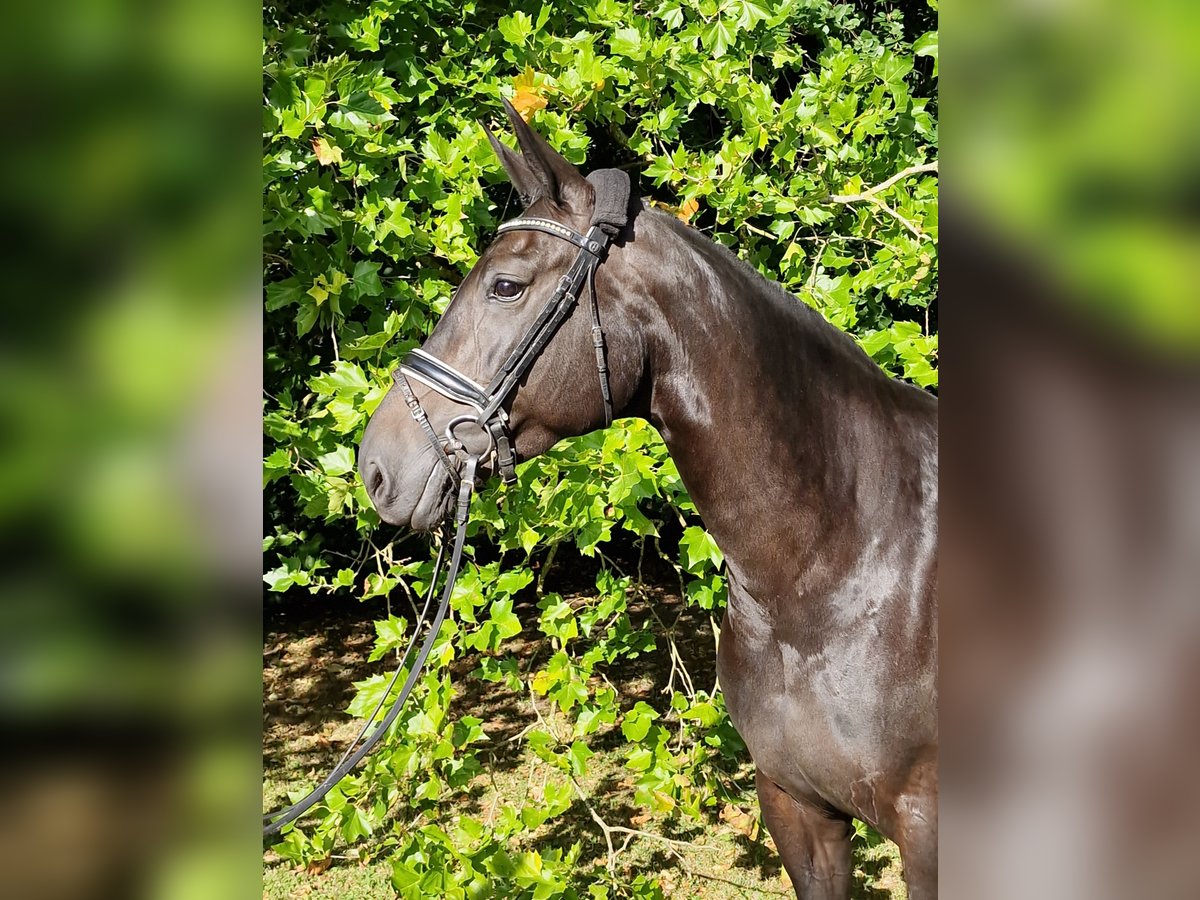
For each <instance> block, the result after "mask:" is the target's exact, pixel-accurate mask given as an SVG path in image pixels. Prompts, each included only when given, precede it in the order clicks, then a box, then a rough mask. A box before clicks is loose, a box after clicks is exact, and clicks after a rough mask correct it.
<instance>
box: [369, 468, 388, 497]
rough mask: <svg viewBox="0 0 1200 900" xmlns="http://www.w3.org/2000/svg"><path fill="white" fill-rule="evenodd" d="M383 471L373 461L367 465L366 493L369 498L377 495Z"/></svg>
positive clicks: (382, 479) (381, 482)
mask: <svg viewBox="0 0 1200 900" xmlns="http://www.w3.org/2000/svg"><path fill="white" fill-rule="evenodd" d="M383 481H384V478H383V469H382V468H380V466H379V464H378V463H377V462H375V460H371V461H370V462H369V463H367V491H368V492H369V493H370V494H371V496H375V495H376V494H378V493H379V489H380V488H381V487H383Z"/></svg>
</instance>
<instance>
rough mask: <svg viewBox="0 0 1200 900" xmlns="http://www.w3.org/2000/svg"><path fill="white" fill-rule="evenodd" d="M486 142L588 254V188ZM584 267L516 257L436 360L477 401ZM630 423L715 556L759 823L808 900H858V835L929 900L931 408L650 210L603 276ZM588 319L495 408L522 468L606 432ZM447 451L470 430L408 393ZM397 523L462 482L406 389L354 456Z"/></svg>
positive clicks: (547, 160) (933, 704)
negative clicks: (645, 428)
mask: <svg viewBox="0 0 1200 900" xmlns="http://www.w3.org/2000/svg"><path fill="white" fill-rule="evenodd" d="M509 118H510V119H511V120H512V124H513V127H514V129H515V131H516V136H517V139H518V142H519V144H520V147H521V153H520V154H518V153H514V152H512V151H510V150H508V149H507V148H504V147H502V146H501V145H499V144H498V143H497V142H495V141H494V139H493V143H494V145H495V146H496V149H497V152H498V153H499V154H500V158H501V161H502V163H503V164H504V168H505V170H506V171H507V173H508V175H509V177H510V179H511V180H512V182H513V184H514V185H515V186H516V188H517V190H518V192H519V193H520V195H521V197H522V200H523V202H524V203H525V205H526V213H525V214H526V216H536V217H540V218H541V219H544V220H551V221H552V222H557V223H561V224H563V225H566V226H567V227H568V228H569V229H571V230H572V232H573V233H582V232H585V231H587V229H588V227H589V225H590V224H591V216H592V209H593V204H594V203H596V197H595V189H594V187H593V184H592V183H591V182H589V181H588V180H585V179H584V178H583V177H582V176H581V175H580V174H579V173H578V172H577V171H576V170H575V169H574V168H573V167H572V166H571V165H570V164H569V163H568V162H567V161H566V160H565V159H563V158H562V157H561V156H559V155H558V154H557V153H555V152H554V151H553V150H552V149H551V148H550V147H549V145H548V144H547V143H546V142H545V141H544V140H543V139H542V138H541V137H540V136H539V135H537V134H536V133H535V132H534V131H533V130H532V129H531V128H529V126H527V125H526V124H525V123H524V122H523V121H522V120H521V119H520V117H518V116H516V115H515V114H514V113H513V111H512V110H511V108H509ZM576 254H577V250H576V247H575V246H572V245H571V244H570V243H568V242H567V241H566V240H560V239H559V238H558V237H556V236H554V234H552V233H546V232H544V231H532V230H517V231H511V232H506V233H503V234H501V235H500V236H499V237H498V238H497V240H496V241H495V242H494V243H493V244H492V245H491V246H490V247H489V248H488V249H487V251H486V252H485V253H484V254H483V256H482V257H481V258H480V260H479V262H478V264H477V265H476V266H475V268H474V269H472V270H471V272H470V274H468V275H467V277H466V279H465V280H464V281H463V283H462V284H461V286H460V287H459V289H458V291H457V293H456V294H455V297H454V300H453V302H452V303H451V304H450V306H449V308H448V309H447V310H446V313H445V315H444V316H443V318H442V320H441V321H440V322H439V323H438V326H437V328H436V329H434V332H433V334H432V335H430V337H429V340H428V341H427V342H426V344H425V346H424V349H425V350H426V351H428V353H429V354H430V355H431V356H434V357H436V358H437V359H440V360H442V361H444V362H445V363H447V364H449V365H450V366H453V367H454V368H456V369H457V370H458V371H459V372H461V373H464V374H466V375H467V376H469V377H470V378H472V379H474V380H475V381H478V382H480V383H481V384H486V383H487V381H488V379H489V378H490V376H491V375H492V374H493V373H494V372H496V371H497V369H498V367H500V365H501V364H502V363H503V361H504V360H505V358H506V357H507V356H508V354H509V353H510V351H511V350H512V348H513V347H514V346H515V345H517V343H518V342H519V341H520V339H521V337H522V335H524V334H525V333H526V331H527V330H528V329H529V328H530V326H531V323H532V322H533V319H534V317H536V316H537V314H538V311H539V310H540V309H541V307H542V305H543V303H544V301H545V300H546V298H547V297H550V296H551V295H552V294H553V293H554V292H555V290H556V288H557V287H558V285H559V282H560V279H561V277H562V275H563V274H564V273H565V272H566V271H567V269H568V267H569V266H570V265H571V264H572V262H573V260H575V258H576ZM595 291H596V293H595V297H596V301H597V306H598V312H599V317H600V320H601V321H602V322H603V329H604V334H605V337H606V342H607V350H606V353H607V362H608V369H609V376H608V377H609V381H610V384H611V392H612V402H613V407H614V410H615V412H616V414H617V415H620V416H640V417H643V418H645V419H648V420H649V421H650V422H652V423H653V424H654V425H655V427H657V428H658V430H659V431H660V432H661V433H662V436H663V439H664V440H665V441H666V443H667V446H668V448H669V449H670V451H671V456H672V457H673V458H674V460H675V463H676V465H677V466H678V468H679V472H680V474H681V475H682V477H683V481H684V483H685V484H686V486H687V489H688V491H689V493H690V494H691V496H692V498H693V499H694V501H695V503H696V506H697V507H698V509H699V510H700V512H701V515H702V516H703V517H704V523H705V526H706V527H707V528H708V529H709V531H710V532H712V534H713V536H714V537H715V538H716V540H717V542H718V544H719V545H720V547H721V550H722V551H723V552H724V554H725V559H726V564H727V566H728V575H729V603H728V607H727V609H726V611H725V620H724V625H723V628H722V630H721V637H720V646H719V649H718V657H717V669H718V675H719V677H720V683H721V686H722V688H723V690H724V693H725V702H726V705H727V707H728V709H729V713H730V716H731V717H732V719H733V722H734V724H735V725H736V726H737V729H738V731H739V732H740V733H741V735H742V737H743V738H744V739H745V742H746V745H747V746H748V747H749V749H750V753H751V755H752V756H753V758H754V763H755V765H756V767H757V785H758V795H759V799H760V801H761V804H762V811H763V817H764V819H765V821H766V824H767V827H768V829H769V830H770V832H771V835H772V836H773V837H774V839H775V843H776V845H777V846H778V847H779V852H780V854H781V856H782V857H783V863H784V866H785V867H786V869H787V872H788V874H789V875H790V876H791V879H792V883H793V884H794V885H795V887H796V893H797V895H798V896H799V897H801V898H818V897H819V898H846V897H848V896H849V893H850V885H851V880H852V865H851V856H850V836H851V833H852V829H851V817H858V818H859V819H861V820H863V821H865V822H868V823H870V824H871V825H872V826H874V827H875V828H876V829H878V830H879V831H880V832H881V833H883V834H884V835H886V836H888V837H890V838H892V839H893V840H894V841H895V842H896V843H897V844H898V845H899V847H900V852H901V854H902V857H903V861H904V869H905V878H906V880H907V882H908V886H909V896H910V897H912V898H914V900H922V898H930V897H935V896H936V894H937V591H936V578H937V474H938V462H937V402H936V400H935V399H934V398H933V397H931V396H930V395H928V394H926V393H924V392H922V391H920V390H918V389H916V388H914V387H911V386H909V385H907V384H904V383H901V382H899V381H895V380H893V379H891V378H889V377H887V375H886V374H884V373H883V372H882V371H881V370H880V369H879V368H878V366H876V365H875V364H874V363H873V362H872V361H871V359H870V358H869V357H867V355H866V354H865V353H863V352H862V351H861V350H860V349H859V348H858V346H857V345H856V344H855V343H854V342H853V341H852V340H851V339H850V338H848V337H847V336H846V335H844V334H842V333H841V332H839V331H837V330H836V329H835V328H833V327H831V326H830V325H828V324H826V323H825V321H824V320H822V318H821V317H820V316H819V315H818V314H817V313H816V312H814V311H813V310H811V309H809V308H808V307H807V306H805V305H804V304H803V303H802V302H800V301H799V300H798V299H797V298H795V297H793V296H791V295H789V294H788V293H786V292H785V291H784V290H783V289H782V288H780V287H779V286H778V285H776V284H774V283H772V282H770V281H767V280H766V279H764V278H762V277H761V276H760V275H759V274H758V273H757V272H755V271H754V270H753V269H751V268H750V267H749V266H747V265H746V264H744V263H742V262H740V261H739V260H738V259H737V258H736V257H734V256H733V255H732V254H731V253H729V252H728V251H726V250H725V249H723V248H722V247H720V246H718V245H717V244H715V243H713V242H712V241H710V240H709V239H707V238H706V237H704V236H703V235H701V234H700V233H698V232H696V231H694V230H692V229H690V228H688V227H686V226H685V225H683V224H681V223H680V222H679V221H677V220H676V219H675V218H673V217H672V216H669V215H666V214H663V213H659V212H655V211H653V210H651V209H648V208H639V209H638V210H637V211H636V214H635V215H634V216H633V218H632V220H631V221H630V222H629V223H628V224H627V225H626V226H625V227H624V229H623V230H621V231H620V233H619V234H617V235H616V237H615V240H614V243H613V245H612V247H611V249H610V250H609V252H608V256H607V259H606V260H605V262H604V263H603V264H602V265H600V266H599V268H598V269H597V270H596V274H595ZM591 326H592V321H591V319H590V318H589V314H588V310H587V308H586V305H584V304H581V305H580V306H579V307H577V308H576V309H575V310H574V312H573V313H571V314H570V315H569V316H568V317H567V318H566V319H565V321H564V322H563V324H562V325H561V327H560V328H559V329H558V330H557V332H556V333H555V334H554V337H553V339H552V340H550V342H549V343H548V344H547V345H546V346H545V348H544V349H543V350H542V351H541V352H540V354H538V356H537V358H536V359H535V361H534V362H533V364H532V366H531V368H530V369H529V370H528V371H527V373H526V375H525V377H524V379H523V380H521V381H520V383H519V384H518V385H517V386H516V388H515V389H514V390H513V391H512V393H511V394H509V395H508V396H507V397H506V398H505V403H504V407H505V408H506V409H507V410H508V428H509V431H510V432H511V434H512V437H513V442H514V447H515V450H516V454H517V458H518V459H529V458H531V457H533V456H536V455H538V454H539V453H543V452H544V451H546V450H547V449H548V448H550V447H551V446H553V445H554V444H555V443H556V442H557V441H560V440H562V439H563V438H566V437H568V436H572V435H580V434H584V433H586V432H589V431H593V430H595V429H597V428H599V427H603V425H604V421H605V408H604V404H603V401H602V395H601V389H600V387H599V385H598V383H597V378H596V366H595V354H594V351H593V339H592V334H593V332H592V327H591ZM415 387H416V394H417V396H418V399H419V401H420V403H421V404H422V405H423V407H424V409H425V410H426V411H427V412H428V416H429V419H430V421H431V422H432V424H433V426H434V428H435V429H436V433H438V434H441V432H442V429H443V428H444V426H445V423H447V422H449V421H450V420H451V419H453V418H455V417H457V416H461V415H462V414H463V407H462V406H461V405H459V404H457V403H455V402H453V401H452V400H451V399H448V398H447V397H445V396H443V394H442V393H439V392H435V391H426V390H425V389H424V387H423V386H422V385H421V384H416V385H415ZM360 467H361V472H362V477H363V480H364V482H365V483H366V485H367V488H368V490H369V491H370V494H371V498H372V500H373V502H374V503H375V506H376V509H377V510H378V511H379V514H380V516H381V517H382V518H383V519H384V520H386V521H387V522H390V523H393V524H396V525H402V526H411V527H413V528H417V529H430V528H433V527H434V526H436V525H437V523H438V522H440V521H441V520H442V518H443V517H444V515H445V514H446V512H447V510H448V509H449V506H450V504H451V502H452V491H451V485H452V480H451V475H450V474H449V473H448V472H447V471H446V467H445V465H443V464H442V461H440V460H439V459H438V452H437V451H436V450H435V448H434V447H433V445H432V444H431V442H430V439H429V438H428V436H427V433H423V432H422V430H421V429H420V428H418V426H417V424H416V423H415V422H414V420H413V418H412V416H411V415H410V409H409V407H408V406H406V404H405V402H404V398H403V397H402V396H401V395H400V393H399V392H398V391H397V390H392V391H391V392H390V393H389V394H388V396H387V397H386V398H385V399H384V401H383V402H382V403H381V404H380V406H379V408H378V410H377V411H376V412H375V415H374V417H373V418H372V419H371V422H370V424H369V425H368V427H367V430H366V433H365V434H364V436H363V442H362V447H361V452H360Z"/></svg>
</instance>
